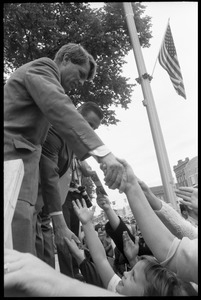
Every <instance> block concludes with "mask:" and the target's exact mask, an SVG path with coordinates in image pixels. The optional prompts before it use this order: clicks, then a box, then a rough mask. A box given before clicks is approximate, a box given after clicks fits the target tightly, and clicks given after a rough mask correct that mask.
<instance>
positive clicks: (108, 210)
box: [96, 193, 120, 230]
mask: <svg viewBox="0 0 201 300" xmlns="http://www.w3.org/2000/svg"><path fill="white" fill-rule="evenodd" d="M96 202H97V204H98V206H99V207H100V208H102V209H103V210H104V212H105V214H106V216H107V218H108V220H109V222H110V225H111V227H112V229H113V230H116V229H117V227H118V226H119V223H120V219H119V218H118V216H117V214H116V213H115V211H114V210H113V209H112V207H111V205H110V200H109V198H108V197H107V196H105V195H103V194H101V193H98V194H97V198H96Z"/></svg>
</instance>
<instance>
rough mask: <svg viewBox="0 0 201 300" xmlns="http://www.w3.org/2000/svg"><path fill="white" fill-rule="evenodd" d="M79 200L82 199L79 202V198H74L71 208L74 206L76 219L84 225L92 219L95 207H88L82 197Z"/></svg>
mask: <svg viewBox="0 0 201 300" xmlns="http://www.w3.org/2000/svg"><path fill="white" fill-rule="evenodd" d="M81 201H82V204H81V202H80V200H78V199H76V202H75V201H72V204H73V208H74V211H75V213H76V215H77V217H78V219H79V220H80V222H81V223H82V224H83V225H84V224H87V223H88V222H90V221H91V220H92V218H93V215H94V211H95V209H96V207H95V206H92V208H91V209H89V208H88V207H87V205H86V202H85V200H84V199H83V198H82V200H81Z"/></svg>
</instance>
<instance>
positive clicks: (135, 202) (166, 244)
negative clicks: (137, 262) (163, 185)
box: [120, 160, 175, 261]
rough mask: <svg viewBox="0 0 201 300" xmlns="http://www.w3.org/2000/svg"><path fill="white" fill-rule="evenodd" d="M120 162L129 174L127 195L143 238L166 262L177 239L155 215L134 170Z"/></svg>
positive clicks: (158, 256) (156, 254)
mask: <svg viewBox="0 0 201 300" xmlns="http://www.w3.org/2000/svg"><path fill="white" fill-rule="evenodd" d="M120 161H121V162H122V163H123V164H124V167H125V169H126V174H127V185H126V189H125V193H126V196H127V198H128V201H129V204H130V207H131V210H132V212H133V214H134V215H135V219H136V221H137V224H138V225H139V227H140V231H141V233H142V236H143V238H144V240H145V242H146V243H147V245H148V246H149V248H150V249H151V251H152V252H153V254H154V256H155V257H156V258H157V259H158V260H159V261H164V260H165V259H166V257H167V254H168V251H169V249H170V246H171V245H172V242H173V240H174V238H175V237H174V235H173V234H172V233H171V232H170V231H169V230H168V229H167V228H166V226H165V225H164V224H163V223H162V222H161V220H160V219H159V218H158V217H157V216H156V214H155V213H154V211H153V209H152V208H151V206H150V204H149V202H148V201H147V199H146V197H145V195H144V193H143V191H142V189H141V187H140V185H139V183H138V180H137V178H136V176H135V174H134V173H133V170H132V168H131V167H130V166H129V164H128V163H127V162H126V161H124V160H120Z"/></svg>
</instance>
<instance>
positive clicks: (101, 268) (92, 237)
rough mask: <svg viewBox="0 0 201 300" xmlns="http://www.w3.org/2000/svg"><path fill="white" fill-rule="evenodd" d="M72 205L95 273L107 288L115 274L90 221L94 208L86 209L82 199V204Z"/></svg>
mask: <svg viewBox="0 0 201 300" xmlns="http://www.w3.org/2000/svg"><path fill="white" fill-rule="evenodd" d="M72 203H73V208H74V210H75V213H76V215H77V216H78V218H79V220H80V221H81V223H82V226H83V229H84V233H85V237H86V242H87V245H88V248H89V251H90V254H91V256H92V259H93V261H94V263H95V265H96V268H97V271H98V272H99V275H100V277H101V279H102V281H103V284H104V286H105V288H107V287H108V283H109V281H110V279H111V278H112V277H113V275H114V274H115V272H114V271H113V269H112V267H111V266H110V263H109V261H108V260H107V257H106V253H105V249H104V247H103V245H102V243H101V241H100V239H99V237H98V235H97V233H96V231H95V229H94V225H93V224H92V221H91V220H92V217H93V214H94V210H95V207H94V206H93V207H92V209H91V210H90V209H88V208H87V206H86V202H85V201H84V199H82V204H81V203H80V201H76V203H75V201H72Z"/></svg>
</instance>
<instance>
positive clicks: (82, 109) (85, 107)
mask: <svg viewBox="0 0 201 300" xmlns="http://www.w3.org/2000/svg"><path fill="white" fill-rule="evenodd" d="M78 111H79V113H80V114H81V115H82V116H83V117H85V116H86V115H87V114H88V113H89V112H90V111H93V112H94V113H95V114H96V115H97V116H98V117H99V118H100V120H102V119H103V117H104V114H103V111H102V110H101V109H100V107H99V106H98V105H97V104H96V103H95V102H92V101H88V102H85V103H84V104H82V105H81V106H79V107H78Z"/></svg>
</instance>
